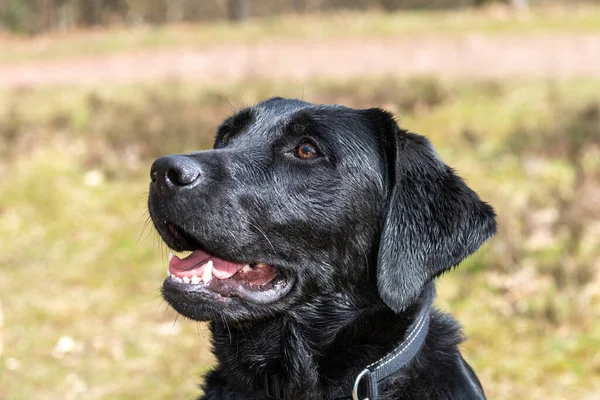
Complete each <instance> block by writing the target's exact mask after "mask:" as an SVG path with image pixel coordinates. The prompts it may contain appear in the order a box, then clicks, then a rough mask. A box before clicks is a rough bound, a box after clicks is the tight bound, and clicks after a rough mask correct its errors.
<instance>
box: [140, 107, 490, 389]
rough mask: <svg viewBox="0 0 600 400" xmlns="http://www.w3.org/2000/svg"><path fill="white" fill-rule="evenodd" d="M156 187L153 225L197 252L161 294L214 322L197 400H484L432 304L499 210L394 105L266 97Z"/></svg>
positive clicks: (169, 166)
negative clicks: (404, 125)
mask: <svg viewBox="0 0 600 400" xmlns="http://www.w3.org/2000/svg"><path fill="white" fill-rule="evenodd" d="M151 180H152V182H151V184H150V193H149V200H148V203H149V210H150V216H151V218H152V221H153V223H154V225H155V227H156V229H157V230H158V232H159V234H160V235H161V237H162V239H163V240H164V241H165V243H166V244H167V245H168V246H169V247H170V248H172V249H174V250H176V251H184V250H187V251H192V253H191V254H190V255H189V256H188V257H185V258H183V259H180V258H178V257H176V256H175V257H172V258H171V259H170V262H169V270H170V276H169V277H167V279H166V280H165V282H164V284H163V287H162V293H163V296H164V298H165V299H166V301H167V302H168V303H169V304H170V305H171V306H172V307H173V308H174V309H175V310H177V311H178V312H179V313H181V314H182V315H184V316H186V317H188V318H191V319H194V320H198V321H210V330H211V333H212V343H213V352H214V354H215V356H216V358H217V361H218V362H217V365H216V367H215V368H214V370H213V371H212V372H210V373H209V374H208V375H207V377H206V381H205V384H204V385H203V389H204V395H203V396H202V397H201V399H203V400H255V399H256V400H258V399H306V400H320V399H323V400H325V399H326V400H334V399H350V398H354V399H361V400H362V399H365V398H369V399H370V400H375V398H378V399H381V400H391V399H483V398H485V395H484V393H483V389H482V387H481V385H480V383H479V381H478V379H477V377H476V376H475V374H474V372H473V370H472V369H471V368H470V367H469V365H468V364H467V363H466V362H465V360H464V359H463V358H462V356H461V354H460V352H459V349H458V347H457V346H458V345H459V344H460V343H461V341H462V340H463V336H462V334H461V330H460V327H459V325H458V324H457V323H456V322H455V321H454V320H453V319H452V317H450V316H449V315H447V314H443V313H441V312H439V311H437V310H435V309H431V308H430V306H431V302H432V299H433V283H432V281H433V280H434V278H435V277H437V276H438V275H440V274H442V273H443V272H445V271H448V270H449V269H451V268H452V267H453V266H456V265H457V264H459V263H460V262H461V261H462V260H463V259H464V258H465V257H467V256H468V255H469V254H471V253H473V252H474V251H476V250H477V249H478V248H479V247H480V246H481V245H482V243H483V242H484V241H486V239H488V238H489V237H490V236H492V235H493V234H494V233H495V230H496V223H495V214H494V210H493V209H492V207H490V206H489V205H488V204H486V203H484V202H483V201H481V200H480V199H479V197H478V196H477V194H476V193H475V192H474V191H473V190H471V189H470V188H469V187H467V185H466V184H465V183H464V182H463V180H462V179H461V178H459V177H458V176H457V175H455V173H454V172H453V170H452V169H451V168H450V167H448V166H447V165H446V164H445V163H444V162H443V161H442V160H441V159H440V158H439V156H438V155H437V154H436V152H435V151H434V150H433V148H432V146H431V144H430V142H429V141H428V140H427V139H425V138H424V137H422V136H419V135H416V134H414V133H409V132H407V131H405V130H402V129H400V128H399V127H398V125H397V124H396V122H395V120H394V118H393V116H392V115H391V114H389V113H388V112H386V111H383V110H381V109H376V108H373V109H362V110H359V109H352V108H347V107H344V106H339V105H316V104H311V103H307V102H304V101H299V100H290V99H283V98H273V99H270V100H267V101H264V102H262V103H260V104H258V105H256V106H254V107H251V108H247V109H244V110H241V111H239V112H237V113H236V114H235V115H233V116H231V117H229V118H227V119H226V120H225V121H224V122H223V124H222V125H221V126H220V127H219V128H218V132H217V135H216V140H215V144H214V149H212V150H208V151H199V152H194V153H188V154H180V155H170V156H165V157H161V158H159V159H157V160H156V161H155V162H154V164H153V166H152V168H151Z"/></svg>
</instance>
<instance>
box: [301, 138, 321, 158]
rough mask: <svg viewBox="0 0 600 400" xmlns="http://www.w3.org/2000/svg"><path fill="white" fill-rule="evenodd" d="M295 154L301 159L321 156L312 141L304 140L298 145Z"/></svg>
mask: <svg viewBox="0 0 600 400" xmlns="http://www.w3.org/2000/svg"><path fill="white" fill-rule="evenodd" d="M295 155H296V157H298V158H299V159H301V160H312V159H313V158H317V157H318V156H319V150H317V147H316V146H315V145H314V144H312V143H310V142H303V143H300V145H298V147H296V150H295Z"/></svg>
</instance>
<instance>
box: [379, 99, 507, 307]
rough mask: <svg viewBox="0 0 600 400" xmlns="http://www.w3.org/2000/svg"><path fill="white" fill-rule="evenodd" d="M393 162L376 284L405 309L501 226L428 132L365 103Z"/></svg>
mask: <svg viewBox="0 0 600 400" xmlns="http://www.w3.org/2000/svg"><path fill="white" fill-rule="evenodd" d="M367 114H368V115H369V119H370V120H371V122H372V123H374V125H373V126H376V127H377V128H376V130H377V133H378V135H379V136H380V138H381V139H383V140H382V146H383V150H384V153H385V159H386V163H387V169H388V182H389V183H388V184H389V187H388V197H387V203H386V209H385V210H384V212H383V221H382V227H381V229H382V230H381V236H380V242H379V253H378V259H377V286H378V290H379V295H380V296H381V298H382V299H383V301H384V302H385V303H386V304H387V305H388V306H389V307H390V308H392V309H393V310H394V311H396V312H399V311H402V310H404V309H406V308H407V307H408V306H410V305H411V304H412V303H414V302H415V301H416V300H417V298H418V296H419V294H420V293H421V291H422V290H423V287H424V286H425V284H427V283H428V282H429V281H430V280H432V279H434V278H435V277H436V276H438V275H440V274H442V273H443V272H445V271H447V270H449V269H450V268H452V267H454V266H456V265H458V264H459V263H460V262H461V261H462V260H463V259H464V258H466V257H467V256H468V255H470V254H471V253H473V252H475V250H477V249H478V248H479V247H480V246H481V245H482V244H483V243H484V242H485V241H486V240H487V239H488V238H489V237H491V236H492V235H493V234H494V233H495V232H496V221H495V213H494V210H493V208H492V207H491V206H490V205H488V204H486V203H484V202H483V201H481V200H480V199H479V197H478V196H477V194H476V193H475V192H474V191H473V190H471V189H470V188H469V187H468V186H467V185H466V184H465V182H464V181H463V180H462V179H461V178H460V177H458V176H457V175H456V174H455V173H454V171H453V170H452V169H451V168H450V167H449V166H447V165H446V164H445V163H444V162H443V161H442V160H441V159H440V157H439V156H438V155H437V153H436V152H435V150H434V149H433V148H432V146H431V143H430V142H429V140H427V139H426V138H425V137H423V136H420V135H416V134H414V133H409V132H406V131H403V130H401V129H399V128H398V125H397V124H396V122H395V120H394V118H393V116H392V115H391V114H390V113H388V112H386V111H383V110H381V109H370V110H367Z"/></svg>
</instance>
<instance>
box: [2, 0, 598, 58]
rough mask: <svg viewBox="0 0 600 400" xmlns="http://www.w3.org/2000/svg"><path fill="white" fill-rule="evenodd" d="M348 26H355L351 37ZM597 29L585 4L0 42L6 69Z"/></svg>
mask: <svg viewBox="0 0 600 400" xmlns="http://www.w3.org/2000/svg"><path fill="white" fill-rule="evenodd" d="M348 27H352V29H351V31H348V29H347V28H348ZM599 27H600V7H598V6H595V5H583V4H582V5H579V6H575V7H568V8H565V7H561V6H544V7H535V8H533V9H532V11H531V12H530V13H527V14H523V13H515V12H512V11H511V10H510V9H507V8H502V7H492V8H484V9H479V10H478V9H473V10H458V11H404V12H396V13H380V12H375V11H369V12H346V13H335V14H331V15H328V16H327V18H323V17H322V15H303V16H298V15H289V16H284V17H277V18H270V19H269V18H267V19H255V20H252V21H249V22H247V23H244V24H239V25H231V24H229V23H226V22H217V23H205V24H197V25H179V26H173V25H167V26H162V27H140V28H137V29H123V28H110V29H106V30H98V31H95V32H94V31H91V32H90V31H80V32H68V33H65V34H60V33H57V34H53V35H47V36H42V37H39V38H35V39H33V40H31V39H29V38H24V37H18V36H13V35H8V34H5V35H0V48H1V49H2V50H1V51H0V63H5V64H15V63H22V62H31V61H34V60H48V59H64V58H70V57H83V56H98V55H111V54H116V53H123V52H131V51H143V50H156V49H165V48H178V47H186V48H205V47H207V46H215V45H220V44H232V43H259V42H272V41H282V40H294V39H319V40H325V39H330V38H339V37H345V38H350V39H351V38H352V37H360V38H365V37H373V38H382V37H383V38H386V37H387V38H391V37H410V36H419V35H439V34H443V35H451V36H452V35H469V34H486V35H504V34H518V35H523V34H527V35H535V34H561V33H568V34H571V33H598V31H599V29H600V28H599Z"/></svg>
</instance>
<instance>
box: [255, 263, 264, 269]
mask: <svg viewBox="0 0 600 400" xmlns="http://www.w3.org/2000/svg"><path fill="white" fill-rule="evenodd" d="M265 265H266V264H263V263H260V264H256V268H264V267H265Z"/></svg>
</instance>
